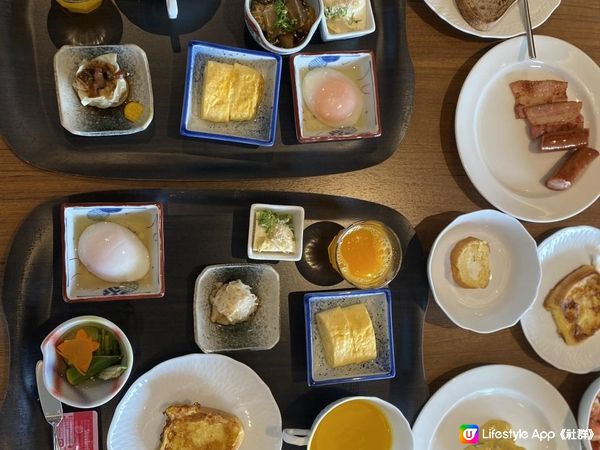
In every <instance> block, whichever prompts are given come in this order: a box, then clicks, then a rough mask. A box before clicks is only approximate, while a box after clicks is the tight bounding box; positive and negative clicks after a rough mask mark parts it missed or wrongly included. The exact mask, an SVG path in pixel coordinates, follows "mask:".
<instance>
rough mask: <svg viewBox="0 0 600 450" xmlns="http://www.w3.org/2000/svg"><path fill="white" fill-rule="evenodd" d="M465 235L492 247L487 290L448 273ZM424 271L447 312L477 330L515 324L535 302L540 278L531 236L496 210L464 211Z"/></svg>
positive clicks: (446, 231)
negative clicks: (463, 284) (460, 281)
mask: <svg viewBox="0 0 600 450" xmlns="http://www.w3.org/2000/svg"><path fill="white" fill-rule="evenodd" d="M469 236H472V237H475V238H477V239H481V240H483V241H485V242H487V243H488V245H489V247H490V270H491V278H490V282H489V284H488V286H487V287H486V288H485V289H466V288H463V287H460V286H459V285H458V284H457V283H456V282H455V281H454V279H453V276H452V270H451V264H450V254H451V252H452V249H453V248H454V247H455V245H456V244H457V243H458V242H459V241H461V240H462V239H464V238H466V237H469ZM427 275H428V277H429V284H430V286H431V291H432V293H433V297H434V298H435V301H436V302H437V304H438V305H439V306H440V308H442V310H443V311H444V312H445V313H446V315H447V316H448V317H449V318H450V319H451V320H452V321H453V322H454V323H455V324H456V325H458V326H459V327H461V328H464V329H466V330H471V331H475V332H477V333H493V332H495V331H499V330H502V329H504V328H508V327H511V326H513V325H515V324H516V323H517V322H518V321H519V319H520V318H521V316H523V314H524V313H525V312H526V311H527V309H528V308H529V307H530V306H531V304H532V303H533V302H534V300H535V298H536V295H537V292H538V289H539V286H540V281H541V277H542V273H541V267H540V262H539V259H538V253H537V245H536V242H535V240H534V239H533V238H532V237H531V235H530V234H529V233H528V232H527V230H526V229H525V228H524V227H523V225H521V223H520V222H519V221H518V220H517V219H515V218H513V217H511V216H509V215H507V214H503V213H501V212H498V211H495V210H482V211H476V212H473V213H470V214H463V215H462V216H459V217H458V218H456V219H455V220H454V221H453V222H452V223H450V224H449V225H448V226H447V227H446V228H445V229H444V230H443V231H442V232H441V233H440V234H439V236H438V237H437V239H436V240H435V242H434V244H433V246H432V248H431V253H430V254H429V261H428V267H427Z"/></svg>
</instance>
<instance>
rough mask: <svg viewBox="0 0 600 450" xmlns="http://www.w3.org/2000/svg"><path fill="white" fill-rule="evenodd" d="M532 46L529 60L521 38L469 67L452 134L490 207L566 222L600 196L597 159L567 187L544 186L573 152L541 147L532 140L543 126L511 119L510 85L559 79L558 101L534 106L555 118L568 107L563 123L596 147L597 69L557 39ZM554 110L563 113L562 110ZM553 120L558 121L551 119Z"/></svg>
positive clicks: (599, 112)
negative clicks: (534, 56)
mask: <svg viewBox="0 0 600 450" xmlns="http://www.w3.org/2000/svg"><path fill="white" fill-rule="evenodd" d="M535 45H536V48H537V56H538V60H536V61H531V60H530V59H529V58H528V56H527V42H526V39H525V38H524V37H518V38H514V39H511V40H509V41H505V42H502V43H501V44H498V45H497V46H495V47H494V48H492V49H491V50H490V51H489V52H487V53H486V54H485V55H484V56H483V57H482V58H481V59H480V60H479V61H478V62H477V64H475V66H474V67H473V69H472V70H471V73H470V74H469V76H468V77H467V79H466V80H465V82H464V84H463V87H462V90H461V93H460V96H459V99H458V105H457V108H456V117H455V133H456V145H457V147H458V152H459V155H460V159H461V161H462V164H463V167H464V168H465V171H466V172H467V175H468V176H469V178H470V180H471V182H472V183H473V184H474V185H475V187H476V188H477V190H478V191H479V192H480V193H481V194H482V195H483V196H484V197H485V198H486V199H487V200H488V201H489V202H490V203H491V204H493V205H494V206H495V207H496V208H498V209H500V210H502V211H504V212H506V213H507V214H510V215H512V216H514V217H516V218H518V219H521V220H526V221H529V222H544V223H547V222H555V221H558V220H563V219H566V218H569V217H572V216H574V215H576V214H578V213H579V212H581V211H583V210H584V209H586V208H587V207H588V206H590V205H591V204H593V203H594V202H595V201H596V200H597V199H598V197H600V158H596V159H595V160H594V159H593V158H592V159H591V162H590V163H589V164H588V165H587V167H586V168H585V169H583V170H578V173H577V174H575V175H578V176H574V177H573V183H572V186H570V188H568V189H564V190H553V188H550V187H549V185H548V183H549V181H550V180H551V179H552V178H553V177H554V176H555V175H556V173H557V172H558V171H559V170H560V169H561V168H562V167H564V166H565V165H566V164H567V161H568V160H569V158H570V157H571V155H572V154H573V152H571V151H542V150H541V148H540V144H541V141H540V139H538V138H534V137H533V136H539V135H540V134H543V133H546V134H543V136H542V138H544V137H546V135H549V134H551V131H550V129H543V128H542V129H541V132H540V131H539V129H540V127H539V126H535V127H534V123H533V122H532V120H533V118H530V117H527V118H526V119H521V118H516V117H515V112H516V95H517V94H515V93H514V91H513V88H512V86H511V83H515V82H517V81H521V82H523V81H524V82H526V83H529V84H535V83H537V84H539V82H540V81H546V82H548V81H551V82H562V86H563V87H564V88H565V92H564V93H563V94H564V97H563V98H561V99H560V100H554V99H550V100H548V103H544V105H541V106H539V105H534V106H535V108H532V109H536V108H540V107H541V108H544V107H550V108H555V109H553V110H552V112H553V113H555V114H558V115H559V116H560V114H562V113H565V114H567V113H568V114H571V110H570V109H569V108H571V107H573V106H574V107H575V109H574V116H573V118H572V120H571V117H568V120H566V119H565V122H564V123H565V124H566V125H565V126H567V125H568V126H569V127H571V126H572V127H573V128H572V129H573V130H583V129H589V135H588V138H587V147H591V148H595V149H596V150H597V149H599V148H600V129H599V127H598V124H599V123H600V68H599V67H598V66H597V65H596V63H595V62H594V61H593V60H592V59H591V58H589V57H588V56H587V55H586V54H585V53H583V52H582V51H581V50H579V49H578V48H576V47H574V46H572V45H571V44H569V43H567V42H564V41H561V40H559V39H555V38H552V37H547V36H537V35H536V37H535ZM564 82H566V83H564ZM558 84H561V83H558ZM559 107H565V108H567V110H566V112H565V110H561V109H560V108H559ZM525 110H526V111H528V109H527V107H525ZM554 120H556V121H560V120H562V118H557V119H553V121H554ZM557 123H558V125H561V124H562V122H553V124H555V125H556V124H557ZM528 124H529V125H530V126H528ZM549 125H551V124H549V123H546V125H545V126H549ZM543 126H544V125H542V127H543ZM581 127H583V128H581ZM534 129H536V130H538V131H536V132H535V133H534ZM557 131H558V130H557V129H555V130H554V132H557ZM596 150H593V152H595V154H596V156H597V155H598V154H597V152H596ZM565 187H566V186H565Z"/></svg>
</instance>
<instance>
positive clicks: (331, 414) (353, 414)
mask: <svg viewBox="0 0 600 450" xmlns="http://www.w3.org/2000/svg"><path fill="white" fill-rule="evenodd" d="M283 440H284V442H286V443H288V444H292V445H297V446H307V447H308V450H345V449H348V448H357V447H356V446H357V444H358V445H362V446H363V447H359V448H365V449H369V450H413V448H414V444H413V436H412V431H411V429H410V425H409V424H408V421H407V420H406V418H405V417H404V415H403V414H402V412H400V410H399V409H398V408H396V407H395V406H394V405H392V404H391V403H388V402H386V401H384V400H381V399H380V398H377V397H346V398H343V399H341V400H338V401H336V402H334V403H332V404H330V405H329V406H327V407H326V408H325V409H324V410H323V411H321V412H320V413H319V415H318V416H317V418H316V419H315V421H314V422H313V425H312V427H311V429H310V430H301V429H296V428H286V429H284V430H283Z"/></svg>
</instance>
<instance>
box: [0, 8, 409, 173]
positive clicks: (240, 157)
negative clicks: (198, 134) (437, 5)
mask: <svg viewBox="0 0 600 450" xmlns="http://www.w3.org/2000/svg"><path fill="white" fill-rule="evenodd" d="M372 4H373V10H374V12H375V17H376V22H377V30H376V31H375V33H372V34H370V35H367V36H364V37H361V38H358V39H350V40H345V41H337V42H330V43H322V42H321V41H320V37H319V36H318V32H317V33H316V35H315V36H314V37H313V40H312V43H311V44H310V45H309V46H308V47H307V48H306V51H325V50H353V49H355V50H373V51H375V53H376V57H377V78H378V82H379V94H380V95H379V97H380V101H381V118H382V129H383V134H382V136H381V137H379V138H375V139H364V140H356V141H343V142H333V143H315V144H299V143H298V142H297V140H296V136H295V128H294V112H293V105H292V90H291V86H290V74H289V64H288V60H287V58H285V61H284V67H283V74H282V80H281V94H280V99H279V119H278V122H279V123H278V127H277V140H276V142H275V145H274V147H272V148H264V147H252V146H244V145H236V144H226V143H219V142H215V141H208V140H198V139H190V138H183V137H182V136H180V135H179V123H180V118H181V107H182V102H183V88H184V82H185V70H186V44H187V42H188V41H189V40H192V39H199V40H205V41H212V42H218V43H221V44H226V45H232V46H237V47H248V48H259V47H258V45H257V44H256V42H254V40H253V39H252V37H251V36H250V34H249V33H248V31H247V30H246V29H245V26H244V22H243V1H241V0H227V1H220V0H179V5H180V9H179V19H177V20H176V21H174V22H173V23H171V22H169V20H168V18H167V14H166V7H165V1H164V0H143V1H139V0H114V3H113V1H112V0H104V2H103V5H102V6H101V8H100V9H99V10H97V11H96V12H94V13H91V15H89V16H88V17H86V16H78V17H75V18H73V17H72V16H71V15H69V14H68V13H66V12H65V11H64V10H63V9H62V8H61V7H60V6H58V5H57V4H56V2H55V1H54V0H0V62H1V64H0V83H1V85H2V92H3V94H2V95H1V96H0V117H1V118H2V119H1V120H0V135H2V136H3V137H4V139H5V140H6V141H7V143H8V145H9V146H10V148H11V149H12V150H13V151H14V153H15V154H16V155H17V156H18V157H19V158H21V159H23V160H24V161H26V162H28V163H30V164H32V165H34V166H37V167H39V168H42V169H46V170H53V171H59V172H68V173H74V174H80V175H86V176H93V177H106V178H129V179H179V180H195V179H224V178H266V177H285V176H312V175H321V174H328V173H339V172H347V171H351V170H357V169H362V168H365V167H369V166H372V165H374V164H378V163H380V162H381V161H383V160H385V159H386V158H388V157H389V156H391V155H392V153H393V152H394V151H395V150H396V149H397V148H398V147H399V145H400V142H401V140H402V138H403V137H404V134H405V132H406V129H407V126H408V122H409V119H410V113H411V110H412V102H413V94H414V74H413V68H412V63H411V60H410V55H409V52H408V46H407V41H406V33H405V8H406V2H405V1H404V0H399V1H385V0H372ZM115 5H116V6H115ZM67 43H75V44H117V43H133V44H138V45H139V46H140V47H142V48H143V49H144V50H145V51H146V53H147V55H148V60H149V64H150V72H151V76H152V84H153V89H154V106H155V110H154V121H153V123H152V124H151V125H150V126H149V128H148V129H147V130H146V131H144V132H141V133H138V134H135V135H131V136H121V137H104V138H100V137H93V138H89V137H81V136H75V135H72V134H70V133H68V132H67V131H66V130H64V129H63V128H62V127H61V125H60V122H59V116H58V106H57V102H56V90H55V86H54V71H53V57H54V54H55V53H56V51H57V48H59V47H60V46H61V45H63V44H67Z"/></svg>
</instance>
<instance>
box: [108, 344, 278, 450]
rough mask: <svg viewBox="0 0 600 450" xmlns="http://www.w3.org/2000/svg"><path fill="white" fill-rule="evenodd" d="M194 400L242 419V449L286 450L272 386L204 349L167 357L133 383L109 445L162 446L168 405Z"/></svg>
mask: <svg viewBox="0 0 600 450" xmlns="http://www.w3.org/2000/svg"><path fill="white" fill-rule="evenodd" d="M194 402H198V403H200V404H201V405H202V406H206V407H209V408H215V409H220V410H221V411H225V412H228V413H230V414H233V415H235V416H236V417H237V418H238V419H239V420H240V421H241V422H242V425H243V427H244V441H243V442H242V445H241V447H240V449H239V450H257V449H260V450H281V446H282V440H281V413H280V412H279V407H278V406H277V403H276V402H275V399H274V398H273V394H271V391H270V389H269V387H268V386H267V385H266V384H265V383H264V381H262V380H261V378H260V377H259V376H258V375H257V374H256V372H254V371H253V370H252V369H251V368H250V367H248V366H247V365H245V364H242V363H241V362H238V361H236V360H234V359H232V358H229V357H227V356H223V355H203V354H190V355H186V356H180V357H179V358H173V359H170V360H168V361H165V362H162V363H160V364H158V365H157V366H155V367H154V368H153V369H150V370H149V371H148V372H146V373H145V374H144V375H142V376H141V377H139V378H138V379H137V380H136V381H135V382H134V383H133V384H132V385H131V387H130V388H129V390H128V391H127V392H126V393H125V395H124V396H123V398H122V400H121V402H120V403H119V405H118V406H117V409H116V410H115V414H114V415H113V418H112V421H111V423H110V428H109V429H108V436H107V438H106V445H107V447H108V450H123V449H127V450H147V449H156V448H159V447H160V433H161V432H162V430H163V428H164V425H165V416H164V414H163V412H164V411H165V409H167V407H168V406H170V405H172V404H191V403H194Z"/></svg>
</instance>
